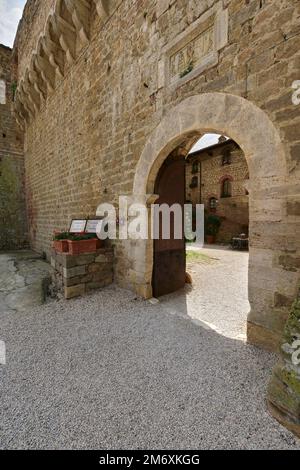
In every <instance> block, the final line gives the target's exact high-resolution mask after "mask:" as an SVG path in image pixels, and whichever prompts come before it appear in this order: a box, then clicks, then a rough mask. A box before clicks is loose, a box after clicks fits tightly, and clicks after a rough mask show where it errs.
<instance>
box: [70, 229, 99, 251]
mask: <svg viewBox="0 0 300 470" xmlns="http://www.w3.org/2000/svg"><path fill="white" fill-rule="evenodd" d="M98 241H99V240H98V238H97V236H95V234H94V233H81V234H72V235H71V236H70V237H69V238H68V245H69V254H70V255H80V254H82V253H95V251H97V248H98Z"/></svg>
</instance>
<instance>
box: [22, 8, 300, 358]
mask: <svg viewBox="0 0 300 470" xmlns="http://www.w3.org/2000/svg"><path fill="white" fill-rule="evenodd" d="M77 3H78V4H83V3H85V4H89V5H90V6H91V7H90V14H89V16H88V17H87V16H84V15H83V14H82V16H81V17H80V18H82V22H81V23H80V22H79V23H78V22H77V23H76V27H75V25H73V29H72V28H71V29H70V30H69V29H68V31H67V32H66V31H63V30H62V29H59V24H60V23H59V18H62V17H64V18H66V19H67V21H69V22H72V19H71V16H70V14H69V13H68V12H66V11H65V10H64V8H63V9H60V7H59V8H58V9H57V10H56V11H55V13H51V15H52V16H51V17H50V19H49V21H50V23H49V24H50V25H52V26H51V27H52V32H51V34H50V36H51V38H52V39H51V38H50V39H51V40H50V39H49V38H48V39H46V40H45V43H43V39H38V38H40V34H41V32H42V31H46V29H47V28H46V24H45V22H46V21H48V17H47V15H48V13H49V11H50V8H51V5H52V2H50V1H49V0H48V1H47V2H46V1H45V2H40V4H39V5H40V6H39V10H37V13H36V14H35V16H34V19H33V21H32V22H31V16H30V15H31V13H30V10H29V9H28V10H25V17H24V19H23V23H22V25H21V27H20V29H19V33H18V37H17V41H16V48H17V51H18V56H19V69H18V77H19V86H18V92H17V96H18V100H17V102H16V110H17V114H18V119H19V121H22V122H23V123H24V126H25V155H26V187H27V199H28V217H29V226H30V241H31V245H32V247H33V248H34V249H36V250H37V251H46V252H47V253H48V254H49V253H50V247H51V237H52V233H53V230H54V229H57V230H59V229H61V230H62V229H64V228H66V227H67V226H68V224H69V222H70V220H71V219H72V218H76V217H84V218H87V217H88V216H91V215H94V214H95V210H96V207H97V205H98V204H99V203H101V202H113V203H116V202H117V199H118V196H119V195H120V194H122V195H124V194H125V195H128V196H130V195H131V194H132V193H133V192H134V191H135V193H136V195H141V196H143V197H144V195H145V194H148V193H149V192H148V189H149V188H150V187H151V184H150V183H152V179H151V178H152V177H153V178H154V176H153V175H155V171H153V172H152V169H150V170H149V168H148V167H147V164H146V163H145V162H147V161H148V162H150V163H151V165H152V163H154V157H155V156H156V157H157V156H159V157H160V158H162V157H163V156H164V158H165V157H166V156H167V150H168V151H169V152H170V151H172V150H173V149H174V145H175V143H176V145H180V146H182V148H184V150H185V151H186V152H188V151H189V150H190V148H191V146H192V145H193V143H194V142H195V140H197V139H199V137H200V136H201V134H203V133H206V132H213V131H216V132H219V133H226V131H228V135H229V136H230V137H232V138H233V139H234V140H235V141H236V142H237V143H238V144H239V145H240V146H241V147H242V149H243V151H244V153H245V156H246V159H247V162H248V166H249V173H250V186H251V187H250V191H249V192H250V196H249V197H250V231H251V247H250V271H249V299H250V303H251V307H252V310H251V314H250V317H249V339H250V340H251V341H252V342H254V343H255V344H262V345H264V346H265V347H268V348H270V349H274V348H275V347H276V345H278V341H279V338H280V336H281V333H282V330H283V325H284V322H285V320H286V317H287V316H288V313H289V306H290V305H291V303H292V300H293V298H295V294H296V289H297V284H298V281H299V277H300V267H299V258H300V239H299V235H298V234H299V230H300V222H299V221H300V189H299V176H300V127H299V123H300V112H299V110H300V108H299V106H296V105H294V104H293V103H292V94H293V93H294V90H293V89H292V83H293V81H294V80H299V78H300V77H299V61H300V29H299V16H300V5H299V2H298V0H283V1H281V2H274V1H271V0H223V1H217V0H209V1H206V0H205V1H190V0H168V1H167V0H163V1H162V0H159V1H155V0H142V1H138V2H133V1H132V0H123V1H122V2H117V3H115V2H113V3H114V8H113V9H112V10H109V11H108V12H106V14H105V15H104V16H101V12H100V16H99V15H97V14H96V11H98V10H96V6H97V5H98V6H99V5H100V4H101V5H103V4H104V3H105V2H103V1H99V2H96V1H95V0H93V1H91V2H80V1H79V0H78V2H76V4H77ZM106 3H107V2H106ZM31 4H32V5H33V1H31V2H29V5H31ZM56 4H57V5H58V4H59V5H60V6H61V5H64V2H57V3H56ZM69 4H70V2H69ZM99 11H100V10H99ZM46 18H47V19H46ZM87 18H88V19H87ZM47 24H48V23H47ZM80 24H81V25H83V26H82V27H81V26H80ZM25 25H27V26H26V27H25ZM53 25H54V26H55V25H56V26H57V31H56V32H55V31H54V30H53V27H54V26H53ZM205 28H206V29H205ZM50 29H51V28H50ZM54 29H55V28H54ZM26 31H27V33H26ZM28 31H30V34H29V32H28ZM206 31H209V33H206ZM85 32H88V34H87V35H86V34H85ZM197 34H198V36H197ZM87 36H88V39H87ZM186 40H188V41H190V42H191V48H189V47H187V44H186ZM51 41H52V42H51ZM35 42H37V44H36V46H34V44H35ZM72 45H75V46H76V47H75V49H74V48H73V49H72ZM38 46H39V47H38ZM52 47H53V49H52ZM193 49H194V50H195V51H196V52H195V63H190V62H189V54H190V51H191V50H193ZM47 51H48V52H47ZM181 51H182V54H181ZM34 52H37V57H36V56H34V54H33V53H34ZM50 52H51V54H52V55H51V54H50ZM47 53H48V54H49V55H47ZM47 57H48V59H49V60H48V59H47ZM41 59H42V60H41ZM43 59H44V60H43ZM182 60H184V61H185V60H187V62H186V63H184V64H182ZM28 67H29V69H28ZM30 71H31V74H30ZM32 72H34V73H32ZM35 74H36V75H35ZM34 85H36V87H35V86H34ZM201 97H203V98H204V100H205V102H202V100H201ZM237 98H238V99H237ZM193 103H197V109H196V105H195V106H194V105H193ZM198 106H200V108H199V107H198ZM178 113H179V114H178ZM204 117H205V119H204ZM246 119H247V120H248V122H245V120H246ZM168 122H169V123H170V124H169V127H168ZM200 124H201V125H200ZM197 126H198V127H197ZM174 129H176V132H177V135H176V136H175V134H174V132H175V131H174ZM180 133H181V134H180ZM163 137H164V139H165V140H163ZM175 137H176V138H175ZM154 138H155V139H154ZM161 145H164V147H162V146H161ZM150 156H151V158H152V156H153V160H152V159H151V158H150ZM146 157H147V158H146ZM141 159H142V163H141V164H140V162H141ZM158 161H159V162H160V163H161V160H159V159H157V160H156V161H155V165H154V167H155V169H157V168H156V167H157V165H158ZM148 170H149V171H148ZM146 171H148V175H150V177H149V179H148V181H150V183H149V184H147V182H146V183H145V184H144V181H146V178H144V176H145V174H144V172H146ZM143 178H144V180H143ZM135 181H137V182H141V181H142V184H140V185H139V184H138V183H136V184H135ZM134 185H135V190H134ZM146 186H147V188H146ZM151 263H152V257H151V249H149V244H148V245H147V246H145V245H142V244H138V243H137V242H136V241H134V242H128V243H118V244H117V246H116V266H115V273H116V280H117V281H118V282H119V283H120V284H121V285H123V286H129V287H134V288H135V289H136V290H137V292H139V293H141V294H143V295H145V296H150V295H151Z"/></svg>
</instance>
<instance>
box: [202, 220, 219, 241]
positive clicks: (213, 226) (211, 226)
mask: <svg viewBox="0 0 300 470" xmlns="http://www.w3.org/2000/svg"><path fill="white" fill-rule="evenodd" d="M220 226H221V219H220V217H218V216H217V215H213V214H209V215H208V216H207V217H206V220H205V238H206V241H207V243H209V244H213V243H215V241H216V236H217V235H218V232H219V230H220Z"/></svg>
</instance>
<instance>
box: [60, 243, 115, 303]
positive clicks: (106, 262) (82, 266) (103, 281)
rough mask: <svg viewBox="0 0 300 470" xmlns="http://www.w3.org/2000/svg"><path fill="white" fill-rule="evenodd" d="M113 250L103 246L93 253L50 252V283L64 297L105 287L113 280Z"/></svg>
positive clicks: (80, 294)
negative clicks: (51, 269)
mask: <svg viewBox="0 0 300 470" xmlns="http://www.w3.org/2000/svg"><path fill="white" fill-rule="evenodd" d="M113 259H114V255H113V250H112V249H110V248H103V249H100V250H97V252H95V253H87V254H81V255H69V254H65V253H56V252H55V251H53V252H52V255H51V265H52V268H53V272H52V285H53V289H54V290H56V292H60V293H61V294H62V295H63V296H64V297H65V298H66V299H72V298H73V297H80V296H82V295H84V294H85V293H87V292H89V291H91V290H95V289H100V288H102V287H106V286H108V285H109V284H112V282H113Z"/></svg>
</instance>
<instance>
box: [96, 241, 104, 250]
mask: <svg viewBox="0 0 300 470" xmlns="http://www.w3.org/2000/svg"><path fill="white" fill-rule="evenodd" d="M103 246H104V240H99V238H97V250H99V248H103Z"/></svg>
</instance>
